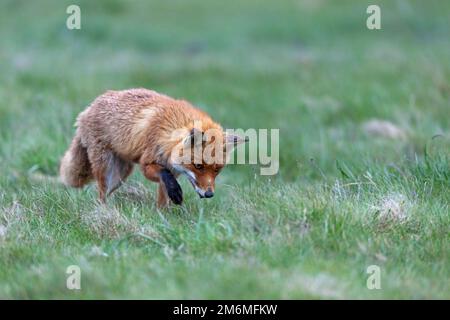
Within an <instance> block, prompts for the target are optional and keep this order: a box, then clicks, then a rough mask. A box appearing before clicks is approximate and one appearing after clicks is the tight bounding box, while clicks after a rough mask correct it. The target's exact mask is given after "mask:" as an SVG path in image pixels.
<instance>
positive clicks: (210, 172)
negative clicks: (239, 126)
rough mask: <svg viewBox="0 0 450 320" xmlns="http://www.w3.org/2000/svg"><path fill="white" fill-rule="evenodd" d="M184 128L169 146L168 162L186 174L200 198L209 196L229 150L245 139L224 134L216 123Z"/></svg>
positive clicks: (175, 169)
mask: <svg viewBox="0 0 450 320" xmlns="http://www.w3.org/2000/svg"><path fill="white" fill-rule="evenodd" d="M184 132H185V133H184V137H183V138H182V139H181V140H180V141H179V143H178V144H177V145H176V147H175V148H173V150H172V154H171V157H170V160H169V163H170V166H171V167H172V168H173V170H174V171H175V172H176V173H178V174H183V175H185V176H186V177H187V178H188V180H189V182H190V183H191V184H192V186H193V187H194V189H195V191H196V192H197V194H198V195H199V196H200V198H211V197H213V196H214V190H215V179H216V177H217V175H218V174H219V173H220V171H221V170H222V169H223V167H224V166H225V164H226V162H227V159H228V157H229V155H230V153H231V151H232V150H233V149H234V148H235V147H236V146H237V145H239V144H241V143H243V142H246V141H247V140H246V139H243V138H241V137H239V136H236V135H233V134H227V133H225V132H224V131H223V130H222V128H220V127H214V128H209V129H207V130H204V129H202V128H196V127H193V128H191V129H190V130H188V132H187V134H186V131H184Z"/></svg>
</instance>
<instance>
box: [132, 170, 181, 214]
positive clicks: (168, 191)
mask: <svg viewBox="0 0 450 320" xmlns="http://www.w3.org/2000/svg"><path fill="white" fill-rule="evenodd" d="M141 168H142V172H143V173H144V175H145V177H146V178H147V179H149V180H150V181H153V182H157V183H159V188H158V206H159V207H166V206H167V205H168V204H169V203H168V200H169V199H167V197H169V198H170V200H172V202H173V203H175V204H181V203H182V202H183V191H182V190H181V187H180V185H179V184H178V182H177V180H176V179H175V177H174V176H173V174H172V173H171V172H170V171H169V170H167V169H166V168H164V167H163V166H161V165H158V164H154V163H152V164H145V163H143V164H141Z"/></svg>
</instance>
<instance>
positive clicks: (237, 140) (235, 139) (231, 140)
mask: <svg viewBox="0 0 450 320" xmlns="http://www.w3.org/2000/svg"><path fill="white" fill-rule="evenodd" d="M244 142H248V137H245V138H242V137H240V136H237V135H235V134H231V133H225V144H226V145H229V146H232V147H233V148H234V147H236V146H238V145H240V144H242V143H244Z"/></svg>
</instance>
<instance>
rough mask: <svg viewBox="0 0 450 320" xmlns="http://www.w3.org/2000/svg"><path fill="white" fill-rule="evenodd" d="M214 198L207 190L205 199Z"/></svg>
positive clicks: (212, 193)
mask: <svg viewBox="0 0 450 320" xmlns="http://www.w3.org/2000/svg"><path fill="white" fill-rule="evenodd" d="M213 196H214V192H212V191H211V190H208V191H206V192H205V198H212V197H213Z"/></svg>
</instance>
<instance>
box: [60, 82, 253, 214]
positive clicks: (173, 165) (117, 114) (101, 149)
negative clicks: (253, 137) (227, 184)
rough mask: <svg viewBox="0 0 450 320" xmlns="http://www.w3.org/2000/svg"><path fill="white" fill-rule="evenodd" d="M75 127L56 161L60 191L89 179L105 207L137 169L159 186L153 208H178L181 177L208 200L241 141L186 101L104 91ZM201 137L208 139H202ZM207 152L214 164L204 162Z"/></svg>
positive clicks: (149, 93)
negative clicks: (72, 136)
mask: <svg viewBox="0 0 450 320" xmlns="http://www.w3.org/2000/svg"><path fill="white" fill-rule="evenodd" d="M76 127H77V129H76V133H75V137H74V138H73V140H72V143H71V145H70V147H69V149H68V150H67V151H66V153H65V155H64V157H63V158H62V160H61V166H60V177H61V180H62V182H63V183H64V184H65V185H67V186H71V187H76V188H80V187H82V186H84V185H85V184H87V183H88V182H90V181H91V180H93V179H94V180H96V182H97V187H98V194H99V200H100V201H102V202H105V201H106V197H107V196H108V195H109V194H111V193H112V192H113V191H115V190H116V189H117V188H118V187H119V186H120V185H121V183H122V182H123V181H125V180H126V178H127V177H128V176H129V175H130V174H131V172H132V170H133V167H134V164H139V165H140V168H141V170H142V173H143V174H144V176H145V177H146V178H147V179H149V180H151V181H153V182H156V183H158V184H159V187H158V195H157V198H158V199H157V205H158V207H166V206H168V205H169V204H170V200H171V201H172V202H173V203H175V204H181V203H182V201H183V192H182V190H181V187H180V185H179V184H178V182H177V180H176V178H177V177H178V176H179V175H181V174H184V175H186V176H187V178H188V180H189V181H190V182H191V184H192V186H193V187H194V189H195V191H196V192H197V193H198V195H199V196H200V197H201V198H211V197H212V196H213V195H214V187H215V186H214V185H215V178H216V176H217V175H218V174H219V172H220V171H221V169H222V168H223V167H224V165H225V163H226V161H225V160H226V156H227V155H228V154H229V151H230V150H231V148H233V147H235V146H236V145H237V144H240V143H243V142H245V141H246V140H245V139H242V138H241V137H239V136H236V135H232V134H226V133H225V132H224V131H223V129H222V127H221V126H220V125H219V124H218V123H216V122H214V121H213V120H212V119H211V118H210V117H209V116H208V115H207V114H206V113H205V112H203V111H201V110H199V109H197V108H195V107H194V106H192V105H191V104H190V103H188V102H187V101H184V100H176V99H173V98H171V97H169V96H166V95H163V94H160V93H157V92H155V91H151V90H147V89H130V90H123V91H107V92H106V93H104V94H102V95H101V96H99V97H97V98H96V99H95V100H94V102H92V104H91V105H90V106H89V107H88V108H87V109H86V110H84V111H83V112H81V113H80V114H79V116H78V118H77V121H76ZM207 132H213V134H212V135H211V134H210V137H209V138H208V137H206V136H207V134H206V133H207ZM211 137H212V138H211ZM199 141H200V143H199ZM208 148H209V151H210V154H211V155H212V156H213V158H214V159H213V160H215V161H211V159H205V158H204V156H203V151H205V150H207V149H208ZM197 151H200V152H197ZM199 154H200V157H198V155H199ZM181 156H182V159H183V160H184V161H180V157H181ZM208 160H209V161H208ZM169 199H170V200H169Z"/></svg>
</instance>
